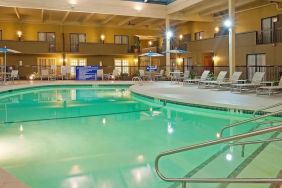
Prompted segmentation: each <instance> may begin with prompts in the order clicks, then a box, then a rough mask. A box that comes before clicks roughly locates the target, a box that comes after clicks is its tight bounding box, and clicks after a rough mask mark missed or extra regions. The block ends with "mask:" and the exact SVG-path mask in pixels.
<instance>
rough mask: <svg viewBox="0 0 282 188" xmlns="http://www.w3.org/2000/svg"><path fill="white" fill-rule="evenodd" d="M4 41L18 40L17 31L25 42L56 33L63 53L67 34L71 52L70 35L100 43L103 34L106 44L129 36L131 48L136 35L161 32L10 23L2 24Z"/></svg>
mask: <svg viewBox="0 0 282 188" xmlns="http://www.w3.org/2000/svg"><path fill="white" fill-rule="evenodd" d="M0 30H2V33H3V34H2V35H3V37H2V39H3V40H17V39H18V38H17V34H16V33H17V31H22V32H23V40H26V41H37V35H38V32H55V33H56V48H57V51H62V43H63V42H62V41H63V37H62V34H63V33H64V34H65V43H66V50H67V51H69V49H70V47H69V34H70V33H85V34H86V42H89V43H99V42H100V36H101V34H104V35H105V37H106V38H105V43H114V35H128V36H129V46H131V45H133V37H134V36H135V35H149V36H157V35H159V33H160V31H158V30H146V29H134V28H110V27H94V26H78V25H55V24H29V23H8V22H0Z"/></svg>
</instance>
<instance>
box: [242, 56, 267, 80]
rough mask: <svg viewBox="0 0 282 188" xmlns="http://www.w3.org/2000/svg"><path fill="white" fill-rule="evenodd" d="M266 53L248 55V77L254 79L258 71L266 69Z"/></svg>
mask: <svg viewBox="0 0 282 188" xmlns="http://www.w3.org/2000/svg"><path fill="white" fill-rule="evenodd" d="M265 65H266V55H265V54H249V55H247V79H248V80H249V81H251V80H252V78H253V76H254V74H255V73H256V72H265V71H266V66H265Z"/></svg>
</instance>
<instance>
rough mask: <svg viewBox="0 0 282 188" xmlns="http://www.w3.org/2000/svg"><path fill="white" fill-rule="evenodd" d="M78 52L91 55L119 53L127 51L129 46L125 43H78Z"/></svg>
mask: <svg viewBox="0 0 282 188" xmlns="http://www.w3.org/2000/svg"><path fill="white" fill-rule="evenodd" d="M78 53H81V54H91V55H113V54H115V55H116V54H118V55H120V54H127V53H129V48H128V45H127V44H112V43H104V44H103V43H80V44H79V50H78Z"/></svg>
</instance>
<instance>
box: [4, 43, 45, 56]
mask: <svg viewBox="0 0 282 188" xmlns="http://www.w3.org/2000/svg"><path fill="white" fill-rule="evenodd" d="M5 46H6V47H7V48H10V49H13V50H17V51H19V52H21V53H23V54H43V53H49V43H48V42H39V41H12V40H2V41H0V47H5Z"/></svg>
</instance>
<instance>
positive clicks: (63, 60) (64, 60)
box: [60, 58, 68, 63]
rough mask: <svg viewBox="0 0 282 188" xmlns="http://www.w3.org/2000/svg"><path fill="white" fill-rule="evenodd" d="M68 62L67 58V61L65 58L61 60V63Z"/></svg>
mask: <svg viewBox="0 0 282 188" xmlns="http://www.w3.org/2000/svg"><path fill="white" fill-rule="evenodd" d="M67 61H68V59H67V58H65V59H64V58H60V63H63V62H64V63H66V62H67Z"/></svg>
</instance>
